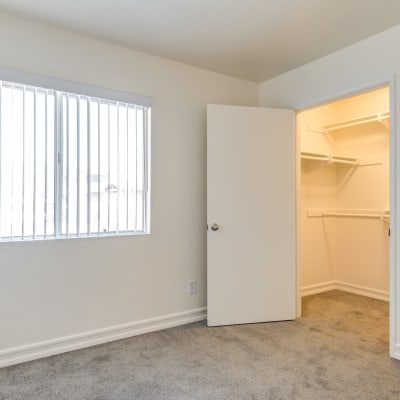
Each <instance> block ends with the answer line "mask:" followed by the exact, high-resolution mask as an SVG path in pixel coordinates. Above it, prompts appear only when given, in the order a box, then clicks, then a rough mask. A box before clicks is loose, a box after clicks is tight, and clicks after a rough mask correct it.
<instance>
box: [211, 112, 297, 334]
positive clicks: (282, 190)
mask: <svg viewBox="0 0 400 400" xmlns="http://www.w3.org/2000/svg"><path fill="white" fill-rule="evenodd" d="M207 221H208V227H209V228H208V232H207V248H208V250H207V274H208V275H207V276H208V278H207V284H208V289H207V300H208V325H209V326H216V325H229V324H243V323H253V322H266V321H278V320H290V319H294V318H295V316H296V263H295V133H294V111H292V110H282V109H268V108H253V107H234V106H221V105H209V106H208V108H207ZM213 229H214V230H213Z"/></svg>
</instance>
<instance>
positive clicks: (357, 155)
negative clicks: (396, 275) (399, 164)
mask: <svg viewBox="0 0 400 400" xmlns="http://www.w3.org/2000/svg"><path fill="white" fill-rule="evenodd" d="M389 103H390V96H389V87H388V86H385V87H380V88H378V89H374V90H371V91H368V92H365V93H362V94H359V95H356V96H351V97H348V98H345V99H343V100H339V101H334V102H331V103H329V104H325V105H321V106H318V107H314V108H311V109H307V110H303V111H299V112H298V113H297V116H296V119H297V120H296V126H297V138H298V143H299V145H298V148H299V153H300V154H299V160H301V161H299V163H298V165H299V166H301V167H300V168H299V172H298V200H297V201H298V234H299V236H298V264H299V265H298V273H299V280H300V282H299V286H300V288H301V296H307V295H311V294H316V293H321V292H325V291H329V290H333V289H338V290H342V291H347V292H351V293H355V294H359V295H363V296H368V297H372V298H376V299H380V300H384V301H389V264H390V263H389V234H390V231H389V220H390V209H389V205H390V201H389V199H390V188H389V183H390V179H389V172H390V163H389V154H390V151H389V149H390V129H389V126H390V115H389V110H390V104H389ZM298 313H299V310H298Z"/></svg>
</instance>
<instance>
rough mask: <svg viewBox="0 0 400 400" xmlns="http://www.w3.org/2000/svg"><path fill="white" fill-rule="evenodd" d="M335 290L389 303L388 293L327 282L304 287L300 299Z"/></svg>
mask: <svg viewBox="0 0 400 400" xmlns="http://www.w3.org/2000/svg"><path fill="white" fill-rule="evenodd" d="M335 289H336V290H342V291H343V292H348V293H353V294H358V295H361V296H366V297H371V298H373V299H378V300H383V301H389V292H385V291H383V290H377V289H372V288H368V287H364V286H359V285H354V284H352V283H346V282H340V281H329V282H323V283H319V284H316V285H310V286H304V287H302V288H301V297H304V296H310V295H312V294H318V293H323V292H328V291H329V290H335Z"/></svg>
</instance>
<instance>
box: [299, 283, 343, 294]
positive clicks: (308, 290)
mask: <svg viewBox="0 0 400 400" xmlns="http://www.w3.org/2000/svg"><path fill="white" fill-rule="evenodd" d="M334 289H336V282H335V281H330V282H323V283H317V284H316V285H309V286H304V287H302V288H301V297H304V296H310V295H312V294H318V293H323V292H329V291H330V290H334Z"/></svg>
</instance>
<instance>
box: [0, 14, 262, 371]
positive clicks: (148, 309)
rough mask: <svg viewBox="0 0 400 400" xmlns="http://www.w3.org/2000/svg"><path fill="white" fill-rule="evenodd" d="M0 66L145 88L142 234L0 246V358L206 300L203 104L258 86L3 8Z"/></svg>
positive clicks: (243, 95)
mask: <svg viewBox="0 0 400 400" xmlns="http://www.w3.org/2000/svg"><path fill="white" fill-rule="evenodd" d="M0 67H4V68H12V69H18V70H22V71H27V72H30V73H36V74H42V75H47V76H51V77H56V78H61V79H66V80H71V81H77V82H83V83H88V84H92V85H96V86H103V87H107V88H112V89H117V90H122V91H128V92H133V93H139V94H144V95H150V96H154V108H153V135H152V137H153V143H152V208H151V210H152V226H151V230H152V234H151V236H149V237H118V238H91V239H80V240H74V239H70V240H57V241H46V242H30V243H8V244H7V243H1V244H0V321H1V328H0V365H6V364H7V363H12V362H18V361H21V360H22V359H29V358H30V357H32V351H39V354H37V355H44V354H45V351H44V352H42V353H40V351H42V350H43V349H45V350H46V349H47V350H48V353H49V354H50V353H51V352H56V351H58V350H60V349H58V350H57V348H53V349H48V348H47V347H46V345H47V344H48V343H49V342H47V341H49V340H52V339H56V338H64V337H66V336H68V335H77V334H82V333H85V332H88V331H97V330H98V329H104V328H112V327H115V326H120V325H124V324H130V323H134V322H137V321H142V320H147V319H149V318H153V317H159V316H165V315H170V314H174V313H180V312H185V311H190V310H196V309H199V308H203V307H205V306H206V231H205V226H206V104H207V103H223V104H240V105H256V104H257V103H258V86H257V85H256V84H254V83H250V82H246V81H242V80H238V79H233V78H229V77H227V76H223V75H219V74H216V73H212V72H208V71H205V70H201V69H197V68H193V67H190V66H186V65H182V64H178V63H175V62H172V61H167V60H165V59H161V58H157V57H153V56H149V55H145V54H142V53H138V52H135V51H131V50H128V49H126V48H122V47H118V46H115V45H112V44H107V43H104V42H100V41H97V40H93V39H90V38H87V37H84V36H80V35H77V34H73V33H69V32H67V31H63V30H59V29H56V28H53V27H51V26H47V25H44V24H41V23H36V22H33V21H29V20H24V19H21V18H16V17H14V16H12V15H8V14H3V13H0ZM0 79H1V78H0ZM188 279H197V282H198V294H197V295H192V296H189V295H188V294H187V280H188ZM193 315H194V316H195V317H196V316H197V317H199V316H200V318H201V317H203V318H204V315H205V314H204V312H203V314H201V313H200V314H198V313H197V314H196V313H194V314H193ZM188 318H189V319H190V313H189V317H188ZM173 319H174V318H172V319H171V321H172V323H174V321H173ZM124 326H125V325H124ZM153 327H154V326H153ZM118 332H119V331H118ZM74 339H76V337H74ZM43 341H44V342H45V343H43V347H40V348H37V347H35V346H31V345H32V344H35V343H37V342H43ZM62 342H63V341H62V340H61V342H60V343H62ZM67 342H68V341H67ZM78 342H79V340H78ZM64 344H65V343H64ZM67 344H68V343H67ZM24 345H28V348H27V352H22V350H24V348H21V346H24ZM30 346H31V347H32V349H31V347H30ZM56 347H57V346H56ZM25 350H26V349H25ZM47 350H46V351H47ZM18 357H22V358H18ZM24 357H25V358H24ZM7 360H8V361H7ZM10 360H11V361H10ZM2 362H3V364H2Z"/></svg>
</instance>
